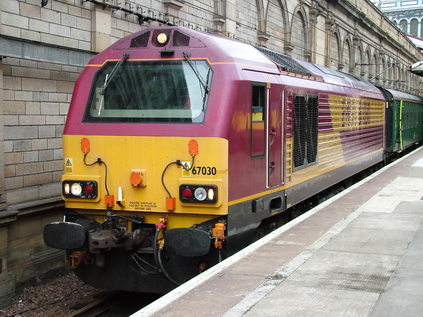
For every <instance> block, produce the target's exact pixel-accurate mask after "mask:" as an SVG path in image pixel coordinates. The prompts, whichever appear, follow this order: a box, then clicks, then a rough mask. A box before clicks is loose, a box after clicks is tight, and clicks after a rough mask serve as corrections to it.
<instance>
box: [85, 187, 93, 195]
mask: <svg viewBox="0 0 423 317" xmlns="http://www.w3.org/2000/svg"><path fill="white" fill-rule="evenodd" d="M83 192H84V194H85V195H87V196H88V195H91V194H92V193H93V192H94V187H93V185H85V186H84V189H83Z"/></svg>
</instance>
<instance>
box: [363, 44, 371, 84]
mask: <svg viewBox="0 0 423 317" xmlns="http://www.w3.org/2000/svg"><path fill="white" fill-rule="evenodd" d="M371 62H372V60H371V57H370V51H367V52H366V60H365V61H364V63H365V64H366V65H364V67H363V69H364V72H365V73H364V78H365V79H367V80H369V79H370V76H371V75H370V72H371V65H370V64H371Z"/></svg>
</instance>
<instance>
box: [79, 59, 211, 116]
mask: <svg viewBox="0 0 423 317" xmlns="http://www.w3.org/2000/svg"><path fill="white" fill-rule="evenodd" d="M190 63H191V64H190ZM190 63H188V61H151V62H144V61H143V62H140V61H126V62H125V63H122V64H121V65H120V66H119V65H118V66H116V62H108V63H106V64H105V65H104V66H103V67H102V68H101V69H100V70H99V71H98V72H97V74H96V76H95V78H94V81H93V86H92V89H91V95H90V99H89V101H88V105H87V109H86V112H85V117H84V121H85V122H182V123H201V122H203V120H204V113H205V110H206V105H207V99H208V98H207V95H208V90H209V87H210V81H211V76H212V71H211V68H210V66H209V65H208V63H207V62H206V61H202V60H195V61H191V62H190ZM115 68H116V69H115ZM114 69H115V71H113V70H114ZM111 73H114V75H111ZM109 76H110V77H109Z"/></svg>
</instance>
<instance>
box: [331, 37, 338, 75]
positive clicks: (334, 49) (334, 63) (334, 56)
mask: <svg viewBox="0 0 423 317" xmlns="http://www.w3.org/2000/svg"><path fill="white" fill-rule="evenodd" d="M338 39H339V38H338V34H337V33H336V32H334V33H333V34H332V36H331V38H330V67H331V68H333V69H336V70H338V65H339V62H340V61H339V40H338Z"/></svg>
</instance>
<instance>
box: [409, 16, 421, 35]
mask: <svg viewBox="0 0 423 317" xmlns="http://www.w3.org/2000/svg"><path fill="white" fill-rule="evenodd" d="M410 35H412V36H419V21H417V19H412V20H411V22H410Z"/></svg>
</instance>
